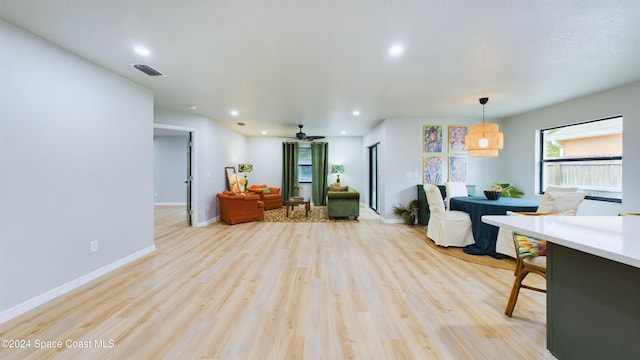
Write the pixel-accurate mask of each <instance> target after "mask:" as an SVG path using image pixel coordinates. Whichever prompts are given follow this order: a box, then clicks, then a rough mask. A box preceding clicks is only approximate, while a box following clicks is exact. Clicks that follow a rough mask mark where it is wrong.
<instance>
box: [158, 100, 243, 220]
mask: <svg viewBox="0 0 640 360" xmlns="http://www.w3.org/2000/svg"><path fill="white" fill-rule="evenodd" d="M154 122H155V123H156V124H165V125H174V126H181V127H185V128H190V129H193V130H194V131H193V133H194V146H195V149H194V150H193V151H194V152H196V154H194V159H195V162H196V164H195V166H192V174H193V176H194V183H192V185H193V188H194V190H195V191H194V194H193V196H194V198H196V199H195V202H196V204H195V206H194V208H195V218H194V219H193V222H194V225H195V226H204V225H207V224H208V223H211V222H212V221H214V220H215V219H216V217H217V216H218V215H219V208H218V203H217V201H218V200H217V198H216V194H217V193H219V192H222V191H223V190H224V189H226V187H227V185H226V178H225V172H224V168H225V166H233V167H235V168H236V170H237V168H238V164H239V163H240V162H241V161H244V160H243V159H246V158H247V155H246V154H247V138H246V137H245V136H244V135H241V134H239V133H237V132H235V131H232V130H229V129H227V128H225V127H223V126H221V125H219V124H218V123H217V122H215V121H214V120H211V119H209V118H206V117H204V116H200V115H194V114H189V113H184V112H178V111H173V110H166V109H160V108H156V109H155V115H154Z"/></svg>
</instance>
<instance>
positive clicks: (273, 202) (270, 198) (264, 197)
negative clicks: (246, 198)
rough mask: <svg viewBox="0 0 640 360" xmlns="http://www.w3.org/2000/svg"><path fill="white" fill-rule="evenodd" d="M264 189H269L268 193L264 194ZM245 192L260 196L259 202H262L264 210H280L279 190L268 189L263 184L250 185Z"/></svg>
mask: <svg viewBox="0 0 640 360" xmlns="http://www.w3.org/2000/svg"><path fill="white" fill-rule="evenodd" d="M264 189H269V192H270V193H269V194H265V193H264ZM247 190H248V191H251V192H254V193H256V194H258V195H259V196H260V200H261V201H263V202H264V208H265V210H271V209H280V208H281V207H282V194H280V188H277V187H269V186H267V185H265V184H261V185H251V186H249V188H247Z"/></svg>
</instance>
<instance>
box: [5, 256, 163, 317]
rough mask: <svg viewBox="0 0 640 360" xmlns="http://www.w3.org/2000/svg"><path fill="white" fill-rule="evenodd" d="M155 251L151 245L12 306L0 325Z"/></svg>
mask: <svg viewBox="0 0 640 360" xmlns="http://www.w3.org/2000/svg"><path fill="white" fill-rule="evenodd" d="M155 250H156V246H155V245H151V246H149V247H147V248H145V249H142V250H140V251H137V252H135V253H133V254H131V255H129V256H125V257H124V258H122V259H120V260H118V261H115V262H113V263H111V264H109V265H106V266H103V267H101V268H99V269H97V270H94V271H92V272H90V273H88V274H86V275H83V276H80V277H79V278H77V279H75V280H72V281H70V282H68V283H66V284H63V285H61V286H59V287H57V288H55V289H52V290H50V291H47V292H46V293H44V294H41V295H38V296H36V297H34V298H33V299H30V300H27V301H25V302H23V303H21V304H18V305H16V306H13V307H11V308H9V309H7V310H5V311H3V312H0V324H2V323H4V322H6V321H9V320H11V319H13V318H15V317H17V316H19V315H22V314H24V313H26V312H27V311H29V310H32V309H35V308H36V307H38V306H40V305H43V304H45V303H47V302H49V301H51V300H53V299H55V298H57V297H59V296H61V295H64V294H67V293H69V292H71V291H73V290H75V289H77V288H79V287H81V286H83V285H85V284H87V283H90V282H91V281H93V280H95V279H97V278H99V277H101V276H103V275H106V274H108V273H110V272H112V271H113V270H116V269H118V268H119V267H122V266H124V265H126V264H128V263H130V262H132V261H134V260H137V259H139V258H141V257H143V256H145V255H147V254H149V253H152V252H154V251H155Z"/></svg>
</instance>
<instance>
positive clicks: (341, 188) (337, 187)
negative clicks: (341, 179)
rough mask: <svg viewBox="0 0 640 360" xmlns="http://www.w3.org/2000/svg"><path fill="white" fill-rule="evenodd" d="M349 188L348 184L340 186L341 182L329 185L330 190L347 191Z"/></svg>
mask: <svg viewBox="0 0 640 360" xmlns="http://www.w3.org/2000/svg"><path fill="white" fill-rule="evenodd" d="M347 190H349V187H348V186H340V184H336V183H333V184H331V185H329V191H347Z"/></svg>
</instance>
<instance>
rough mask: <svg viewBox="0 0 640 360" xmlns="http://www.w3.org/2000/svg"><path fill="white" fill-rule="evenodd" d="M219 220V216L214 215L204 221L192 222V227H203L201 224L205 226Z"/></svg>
mask: <svg viewBox="0 0 640 360" xmlns="http://www.w3.org/2000/svg"><path fill="white" fill-rule="evenodd" d="M219 220H220V216H216V217H214V218H213V219H209V220H207V221H205V222H199V223H194V224H193V227H203V226H207V225H210V224H213V223H214V222H217V221H219Z"/></svg>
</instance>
